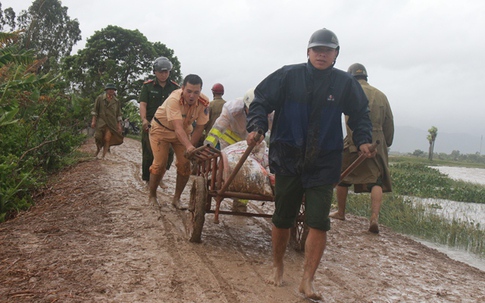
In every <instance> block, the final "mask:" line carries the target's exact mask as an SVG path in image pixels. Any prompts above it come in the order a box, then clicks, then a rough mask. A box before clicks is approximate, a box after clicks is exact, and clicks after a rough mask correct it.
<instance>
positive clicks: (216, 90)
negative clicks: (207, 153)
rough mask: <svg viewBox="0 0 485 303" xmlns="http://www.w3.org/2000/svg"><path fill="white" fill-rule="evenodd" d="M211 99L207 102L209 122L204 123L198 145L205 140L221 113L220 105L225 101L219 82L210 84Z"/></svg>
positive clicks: (222, 87)
mask: <svg viewBox="0 0 485 303" xmlns="http://www.w3.org/2000/svg"><path fill="white" fill-rule="evenodd" d="M211 91H212V97H213V99H212V101H211V102H210V103H209V122H207V124H206V125H205V128H204V132H203V135H202V137H201V138H200V142H199V144H198V145H199V146H201V145H202V144H203V142H204V140H205V137H206V136H207V134H208V133H209V131H210V130H211V128H212V126H213V125H214V122H216V120H217V118H219V116H220V115H221V111H222V106H223V105H224V104H225V103H226V100H224V99H222V96H223V95H224V86H223V85H222V84H220V83H216V84H214V85H212V89H211Z"/></svg>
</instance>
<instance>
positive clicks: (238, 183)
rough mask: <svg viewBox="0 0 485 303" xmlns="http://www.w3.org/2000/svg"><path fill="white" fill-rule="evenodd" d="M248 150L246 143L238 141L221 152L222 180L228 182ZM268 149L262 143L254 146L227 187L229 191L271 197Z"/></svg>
mask: <svg viewBox="0 0 485 303" xmlns="http://www.w3.org/2000/svg"><path fill="white" fill-rule="evenodd" d="M247 148H248V144H247V142H246V141H239V142H237V143H234V144H232V145H229V146H228V147H226V148H224V149H223V150H222V151H221V156H222V161H223V168H224V169H223V174H222V175H223V179H224V180H228V178H229V176H230V175H231V173H232V172H233V171H234V168H235V167H236V165H237V163H238V162H239V160H240V159H241V157H242V156H243V154H244V152H245V151H246V149H247ZM270 177H271V174H270V172H269V163H268V148H267V146H266V143H265V142H264V141H263V142H262V143H261V144H259V145H257V146H255V147H254V148H253V150H252V151H251V153H250V154H249V156H248V158H247V159H246V161H245V162H244V164H243V165H242V166H241V168H240V169H239V172H238V173H237V174H236V176H235V177H234V180H233V181H232V182H231V184H230V185H229V187H228V190H229V191H234V192H241V193H250V194H259V195H263V196H273V195H274V192H273V186H272V184H271V181H270Z"/></svg>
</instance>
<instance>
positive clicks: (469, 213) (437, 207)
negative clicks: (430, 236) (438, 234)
mask: <svg viewBox="0 0 485 303" xmlns="http://www.w3.org/2000/svg"><path fill="white" fill-rule="evenodd" d="M433 168H436V169H438V170H439V171H440V172H441V173H443V174H446V175H448V176H449V177H450V178H452V179H455V180H462V181H466V182H473V183H477V184H483V185H485V169H482V168H467V167H450V166H438V167H433ZM413 200H414V202H416V203H423V204H425V205H427V206H429V208H428V210H429V211H430V212H433V213H435V214H438V215H440V216H443V217H444V218H447V219H450V220H453V219H455V220H460V221H465V222H471V223H474V224H475V225H477V224H479V226H480V227H481V228H482V229H485V203H473V202H470V203H464V202H456V201H450V200H444V199H422V198H413ZM416 240H417V241H419V242H421V243H423V244H425V245H427V246H429V247H432V248H435V249H437V250H439V251H441V252H444V253H446V254H447V255H448V256H450V257H451V258H453V259H455V260H458V261H462V262H465V263H467V264H470V265H472V266H474V267H476V268H479V269H480V270H483V271H485V259H483V258H479V257H477V256H476V255H473V254H470V253H467V252H465V251H463V250H459V249H455V248H450V247H447V246H443V245H438V244H434V243H430V242H427V241H422V240H419V239H416Z"/></svg>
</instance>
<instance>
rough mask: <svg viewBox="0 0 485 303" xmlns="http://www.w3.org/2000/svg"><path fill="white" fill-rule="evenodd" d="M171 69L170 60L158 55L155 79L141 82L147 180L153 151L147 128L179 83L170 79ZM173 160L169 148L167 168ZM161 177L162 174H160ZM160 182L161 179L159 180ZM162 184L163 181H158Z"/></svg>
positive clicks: (144, 170) (144, 168) (142, 140)
mask: <svg viewBox="0 0 485 303" xmlns="http://www.w3.org/2000/svg"><path fill="white" fill-rule="evenodd" d="M171 70H172V62H170V60H168V59H167V58H165V57H159V58H157V59H155V61H154V62H153V73H154V74H155V79H151V80H148V81H146V82H145V83H143V86H142V88H141V93H140V97H139V98H138V102H139V103H140V117H141V120H142V136H141V144H142V164H141V166H142V180H144V181H146V182H148V181H149V179H150V171H149V169H150V165H152V162H153V153H152V149H151V147H150V140H149V134H148V130H149V128H150V121H151V120H152V118H153V116H154V115H155V112H156V111H157V108H158V107H159V106H160V105H162V103H163V102H164V101H165V99H167V98H168V96H169V95H170V94H171V93H172V92H173V91H174V90H176V89H178V88H179V85H178V84H177V83H176V82H174V81H172V80H170V78H169V77H170V71H171ZM172 162H173V150H172V149H170V153H169V158H168V161H167V167H166V168H167V169H169V168H170V165H172ZM162 178H163V176H162ZM161 182H162V181H161ZM160 185H163V183H160Z"/></svg>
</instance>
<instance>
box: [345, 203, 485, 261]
mask: <svg viewBox="0 0 485 303" xmlns="http://www.w3.org/2000/svg"><path fill="white" fill-rule="evenodd" d="M428 207H429V206H428ZM347 211H348V212H349V213H352V214H354V215H357V216H362V217H367V218H369V217H370V197H369V194H349V196H348V200H347ZM379 223H381V224H383V225H385V226H387V227H389V228H391V229H392V230H394V231H396V232H399V233H402V234H406V235H412V236H416V237H418V238H421V239H424V240H427V241H430V242H434V243H439V244H443V245H448V246H450V247H457V248H460V249H464V250H466V251H468V252H471V253H473V254H476V255H478V256H480V257H485V230H484V229H480V224H478V223H472V222H466V221H461V220H451V221H450V220H447V219H446V218H443V217H441V216H439V215H436V214H433V213H430V212H428V211H427V206H425V205H422V204H414V203H413V202H412V201H411V200H410V199H408V198H406V197H403V196H399V195H396V194H386V195H384V199H383V203H382V207H381V212H380V216H379Z"/></svg>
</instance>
